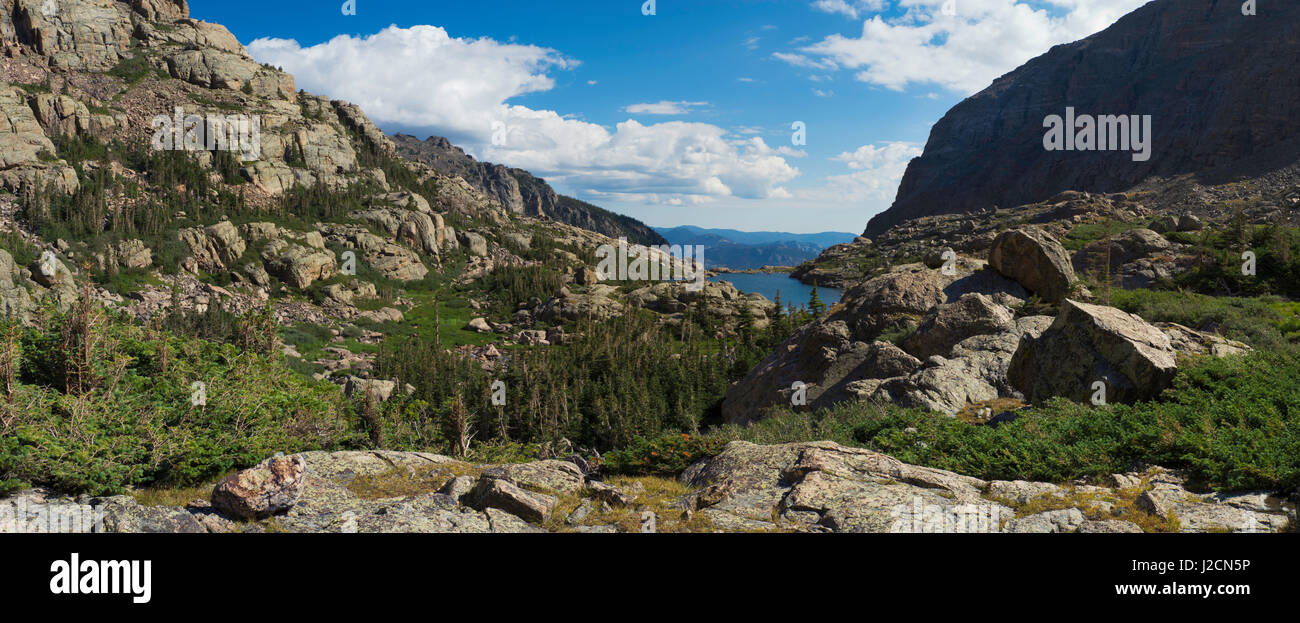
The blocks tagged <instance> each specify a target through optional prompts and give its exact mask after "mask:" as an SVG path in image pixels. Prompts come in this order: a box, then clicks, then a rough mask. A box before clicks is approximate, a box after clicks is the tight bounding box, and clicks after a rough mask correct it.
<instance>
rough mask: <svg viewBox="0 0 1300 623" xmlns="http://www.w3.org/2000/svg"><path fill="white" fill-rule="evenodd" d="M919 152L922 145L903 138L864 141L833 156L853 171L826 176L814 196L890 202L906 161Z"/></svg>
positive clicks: (901, 177)
mask: <svg viewBox="0 0 1300 623" xmlns="http://www.w3.org/2000/svg"><path fill="white" fill-rule="evenodd" d="M920 155H921V145H918V144H916V143H904V142H894V143H884V144H881V145H879V146H876V145H863V146H862V147H859V148H858V149H857V150H856V151H853V152H845V153H842V154H840V155H838V156H836V157H834V158H832V160H835V161H837V162H843V163H845V165H847V166H848V168H849V170H850V171H853V172H852V173H848V174H845V175H832V176H829V177H827V178H826V186H825V188H822V189H818V190H817V191H814V194H813V196H816V197H818V198H823V199H825V198H839V199H843V200H846V201H849V200H852V201H874V202H882V203H884V204H888V203H891V202H893V200H894V195H895V194H896V193H897V191H898V183H899V182H900V181H902V179H903V173H904V172H905V171H906V170H907V163H908V162H911V160H912V158H915V157H917V156H920Z"/></svg>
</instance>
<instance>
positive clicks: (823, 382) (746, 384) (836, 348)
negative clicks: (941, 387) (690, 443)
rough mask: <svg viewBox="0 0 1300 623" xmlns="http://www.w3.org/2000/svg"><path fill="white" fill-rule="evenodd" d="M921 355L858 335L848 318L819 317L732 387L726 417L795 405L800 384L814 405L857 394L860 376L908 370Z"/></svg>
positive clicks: (744, 418) (741, 418)
mask: <svg viewBox="0 0 1300 623" xmlns="http://www.w3.org/2000/svg"><path fill="white" fill-rule="evenodd" d="M920 365H921V361H920V360H919V359H917V358H915V357H913V356H911V355H909V354H907V353H906V352H904V351H903V350H902V349H901V348H899V347H897V346H895V345H893V344H890V343H889V342H863V341H859V340H854V339H853V338H852V336H851V335H850V332H849V328H848V325H846V324H845V323H844V322H843V321H830V322H819V323H814V324H811V325H808V326H806V327H804V328H803V329H801V330H800V331H799V332H798V333H797V334H795V335H794V337H791V338H790V339H789V340H787V341H786V342H785V343H784V344H782V345H781V346H779V347H777V349H776V350H775V351H774V352H773V353H772V354H771V355H768V357H767V359H764V360H763V362H762V363H760V364H758V366H756V367H755V368H754V369H753V370H750V371H749V374H747V375H745V378H744V379H741V381H740V382H738V383H736V384H734V385H732V386H731V387H730V388H729V389H728V390H727V396H726V398H725V399H724V400H723V403H722V417H723V419H724V420H726V421H727V422H729V423H733V424H742V423H745V422H751V421H754V420H757V419H759V418H760V417H762V415H763V410H764V409H766V408H768V407H772V406H775V405H780V404H784V405H790V404H791V397H792V392H793V391H796V390H795V389H794V388H795V384H796V383H802V384H803V386H804V388H803V389H804V391H805V396H806V398H807V404H809V405H811V406H813V407H814V408H818V407H823V406H830V405H832V404H835V403H838V402H843V401H846V400H852V399H856V398H858V397H859V394H860V393H862V391H863V390H862V389H861V384H860V382H862V381H864V380H870V379H888V378H893V377H899V376H904V375H906V374H908V373H910V372H911V371H912V370H915V369H916V368H918V367H920Z"/></svg>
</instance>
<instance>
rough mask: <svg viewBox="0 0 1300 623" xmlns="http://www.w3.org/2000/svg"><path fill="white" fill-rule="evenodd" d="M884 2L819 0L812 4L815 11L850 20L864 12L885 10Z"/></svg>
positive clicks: (882, 0)
mask: <svg viewBox="0 0 1300 623" xmlns="http://www.w3.org/2000/svg"><path fill="white" fill-rule="evenodd" d="M883 5H884V0H857V1H856V2H853V3H852V4H850V3H848V2H845V0H817V1H816V2H813V3H812V6H813V8H814V9H817V10H818V11H821V12H823V13H832V14H834V13H839V14H841V15H843V16H845V17H847V18H849V19H857V18H858V15H860V14H861V13H862V12H864V11H879V10H880V9H882V8H884V7H883Z"/></svg>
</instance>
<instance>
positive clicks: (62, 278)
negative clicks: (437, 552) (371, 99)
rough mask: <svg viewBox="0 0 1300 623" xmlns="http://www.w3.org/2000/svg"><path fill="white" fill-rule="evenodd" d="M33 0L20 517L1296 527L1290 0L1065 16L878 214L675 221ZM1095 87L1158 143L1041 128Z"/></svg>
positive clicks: (16, 168) (19, 38) (342, 526)
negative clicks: (1248, 13)
mask: <svg viewBox="0 0 1300 623" xmlns="http://www.w3.org/2000/svg"><path fill="white" fill-rule="evenodd" d="M40 4H41V3H40V2H37V0H0V54H3V57H4V66H3V70H2V72H0V392H2V393H3V395H0V532H29V531H38V527H39V526H41V525H48V524H41V523H40V521H38V520H39V519H40V517H39V515H38V513H39V512H44V511H41V510H39V509H42V508H50V509H56V510H57V511H58V512H66V513H68V514H69V516H76V517H91V518H92V519H93V521H91V522H90V524H91V525H90V527H89V531H92V532H157V533H275V532H304V533H344V532H419V533H460V532H489V533H507V532H508V533H521V532H522V533H530V532H536V533H542V532H547V533H562V532H581V533H601V532H621V533H629V532H631V533H641V532H758V533H780V532H799V533H860V532H871V533H885V532H931V533H937V532H1009V533H1131V532H1148V533H1155V532H1183V533H1207V532H1241V533H1249V532H1270V533H1280V532H1294V531H1296V529H1297V527H1298V526H1300V524H1298V523H1297V516H1296V504H1297V502H1298V501H1300V452H1297V449H1300V155H1297V152H1295V151H1294V149H1293V148H1294V147H1295V141H1294V140H1293V139H1294V138H1295V137H1296V136H1300V125H1297V123H1298V122H1297V121H1296V120H1295V119H1294V118H1292V117H1289V116H1286V115H1277V114H1276V110H1277V106H1276V101H1281V100H1284V99H1285V98H1286V96H1287V94H1288V93H1290V91H1289V89H1290V88H1291V87H1293V86H1294V84H1293V83H1294V80H1292V79H1291V77H1290V76H1291V75H1292V73H1291V71H1290V70H1291V68H1292V67H1294V62H1293V61H1294V60H1295V59H1296V58H1297V55H1300V45H1297V43H1296V39H1295V38H1294V37H1288V36H1284V35H1282V34H1280V32H1279V30H1278V29H1280V28H1282V27H1283V26H1281V25H1279V24H1283V23H1286V20H1287V19H1290V23H1295V21H1296V20H1300V8H1295V7H1284V8H1282V9H1278V10H1279V11H1280V12H1281V13H1283V15H1282V16H1281V18H1279V19H1278V21H1277V23H1269V24H1266V25H1263V26H1261V28H1262V29H1263V31H1264V32H1262V33H1260V32H1256V31H1252V30H1249V29H1248V28H1249V27H1248V26H1244V25H1241V24H1239V23H1236V22H1231V23H1229V22H1226V21H1220V20H1219V17H1221V16H1207V15H1206V14H1205V13H1204V11H1201V10H1200V9H1201V8H1204V7H1200V8H1195V9H1194V8H1189V5H1191V4H1198V5H1200V4H1204V3H1200V2H1196V3H1192V2H1182V1H1181V0H1156V1H1154V2H1151V3H1150V4H1148V5H1146V6H1144V7H1142V8H1140V9H1138V10H1137V11H1135V12H1134V13H1132V14H1130V15H1129V16H1127V17H1125V18H1123V19H1121V20H1120V21H1119V22H1118V23H1116V24H1115V25H1113V26H1111V27H1110V28H1107V29H1106V30H1104V31H1102V32H1100V33H1098V34H1096V35H1093V36H1091V37H1088V38H1086V39H1083V40H1082V41H1079V42H1076V43H1073V44H1068V45H1065V46H1058V47H1054V48H1052V49H1051V50H1049V51H1047V52H1045V53H1044V54H1043V55H1041V56H1039V57H1037V58H1035V59H1033V60H1031V61H1029V62H1028V63H1026V64H1025V65H1024V66H1022V67H1020V68H1019V69H1017V70H1015V71H1013V72H1011V73H1008V74H1006V75H1004V76H1002V77H1000V78H998V79H997V80H996V81H994V82H993V84H992V85H991V86H989V87H988V88H987V89H985V90H983V91H980V92H979V93H976V94H975V95H973V96H972V97H970V98H969V99H967V100H965V101H964V102H962V103H961V104H959V105H958V106H956V107H955V108H953V109H952V111H950V112H949V113H948V115H947V116H945V117H944V118H943V119H942V120H940V121H939V122H938V123H937V124H936V125H935V126H934V128H933V130H932V133H931V136H930V141H929V143H928V144H927V145H926V148H925V151H924V153H923V154H922V155H921V156H919V157H917V158H915V159H913V160H911V161H910V164H909V165H908V166H907V169H906V173H905V174H904V175H903V178H902V179H903V181H902V185H901V187H900V188H899V191H898V194H897V198H896V199H895V200H894V202H893V204H892V206H891V207H890V208H889V209H888V210H886V211H884V212H883V213H880V214H878V215H876V216H875V217H874V218H871V220H870V222H869V223H867V224H866V230H865V232H864V233H863V235H857V234H852V233H837V232H826V233H820V234H791V233H784V232H744V231H739V230H733V229H703V228H699V227H693V226H681V227H673V228H662V227H651V226H649V225H646V224H645V223H643V222H641V221H639V220H637V219H634V218H631V217H628V216H625V215H622V214H618V213H616V212H613V211H610V210H606V209H604V208H601V207H599V206H597V205H595V204H592V203H588V202H586V201H582V200H579V199H576V198H574V197H570V196H567V195H564V194H560V193H559V192H557V191H556V190H555V188H563V186H562V185H561V183H560V182H559V181H556V178H551V182H548V181H547V180H545V179H543V178H541V177H537V176H534V175H533V174H532V173H530V172H528V171H526V170H523V169H519V168H512V167H508V166H505V165H499V164H493V163H490V162H482V161H479V160H477V159H475V158H474V157H472V156H470V155H468V154H467V153H466V152H465V150H464V149H462V148H461V147H458V146H456V145H453V144H452V143H451V141H449V140H448V139H446V138H442V137H440V136H436V135H429V136H425V137H424V138H419V137H416V136H413V135H410V134H404V133H398V132H394V133H391V134H390V133H388V132H386V131H385V130H384V129H382V128H381V127H380V125H377V124H376V123H375V122H374V121H372V120H371V118H370V117H369V116H368V113H367V111H366V110H363V107H362V106H359V105H357V104H355V103H350V102H347V101H344V100H341V99H333V98H331V97H328V96H324V95H317V94H313V93H310V92H308V91H306V90H302V89H299V88H298V87H297V82H296V78H295V76H294V75H292V74H290V73H288V72H286V71H283V70H282V69H280V68H278V67H275V66H272V65H270V64H266V63H260V62H258V61H256V60H254V58H253V56H251V55H250V54H249V52H248V49H246V48H245V46H244V45H243V44H241V43H240V41H239V40H237V39H236V37H235V35H234V34H232V33H231V31H230V30H228V29H227V28H226V27H225V26H223V25H221V24H216V23H211V22H205V21H201V20H197V19H194V18H193V17H191V15H190V9H189V6H188V4H187V3H186V2H185V1H184V0H129V1H128V0H61V2H59V3H58V5H57V7H56V10H55V11H54V12H53V13H51V12H49V11H42V10H41V8H42V7H40V6H39V5H40ZM1210 4H1214V5H1215V6H1216V7H1218V5H1217V4H1215V3H1210ZM1219 9H1222V10H1225V11H1226V10H1228V9H1233V10H1234V11H1235V7H1228V8H1223V7H1218V8H1215V9H1214V10H1219ZM1135 33H1140V34H1141V36H1138V34H1135ZM1209 34H1213V35H1214V36H1212V37H1211V36H1208V35H1209ZM1185 41H1190V42H1192V43H1188V44H1183V43H1180V42H1185ZM1264 45H1268V46H1270V47H1269V52H1268V54H1267V55H1265V54H1263V53H1261V52H1260V51H1259V50H1260V49H1261V47H1260V46H1264ZM1228 46H1239V47H1240V48H1241V50H1242V51H1241V52H1237V51H1235V50H1237V49H1238V48H1237V47H1233V48H1232V50H1234V51H1228V49H1227V48H1228ZM1243 54H1244V55H1245V56H1243ZM1251 54H1256V56H1250V55H1251ZM1124 58H1132V59H1135V60H1134V61H1133V63H1134V67H1133V70H1132V71H1112V70H1113V69H1114V67H1115V65H1116V63H1119V62H1121V61H1120V60H1119V59H1124ZM1241 58H1252V59H1256V61H1258V63H1257V64H1255V65H1252V66H1251V67H1250V68H1245V67H1243V65H1244V64H1245V63H1247V61H1241V60H1240V59H1241ZM1261 59H1262V60H1261ZM1250 62H1255V61H1250ZM1193 70H1195V71H1193ZM1192 75H1196V76H1205V79H1204V80H1203V81H1195V80H1192V79H1191V78H1190V77H1189V76H1192ZM1193 83H1194V84H1196V85H1197V86H1196V87H1195V89H1190V88H1185V85H1186V84H1193ZM1225 84H1233V85H1235V86H1234V87H1233V88H1232V89H1227V88H1225V87H1224V86H1223V85H1225ZM1138 85H1141V88H1139V86H1138ZM1171 90H1176V91H1177V92H1178V97H1177V98H1173V99H1167V98H1169V96H1168V95H1167V93H1168V92H1170V91H1171ZM1062 93H1070V94H1071V95H1070V99H1071V103H1072V104H1073V105H1072V106H1071V107H1069V108H1068V110H1074V109H1076V108H1077V110H1079V111H1084V110H1088V111H1096V110H1108V111H1109V110H1114V111H1116V112H1115V114H1117V115H1118V114H1120V112H1121V111H1129V110H1133V111H1136V112H1142V111H1146V110H1151V111H1152V112H1151V113H1150V114H1152V115H1153V116H1152V119H1153V121H1154V125H1153V126H1152V129H1151V130H1149V131H1148V130H1144V131H1143V132H1144V134H1143V135H1142V136H1143V139H1144V140H1146V141H1150V142H1149V143H1143V144H1142V146H1141V147H1138V146H1137V144H1136V143H1130V145H1129V147H1130V148H1134V149H1137V150H1138V151H1141V152H1143V153H1148V152H1146V150H1147V148H1149V149H1150V151H1149V155H1150V156H1151V157H1150V159H1149V160H1147V159H1139V158H1138V155H1140V154H1135V155H1134V156H1133V157H1132V158H1130V154H1129V153H1128V152H1123V153H1119V152H1117V153H1111V154H1101V153H1097V151H1096V150H1080V149H1078V148H1077V147H1078V146H1076V149H1073V150H1070V149H1061V150H1046V149H1044V137H1043V132H1044V130H1045V129H1046V128H1045V127H1044V125H1043V124H1042V120H1043V118H1044V115H1039V114H1038V113H1040V112H1044V113H1045V111H1061V110H1067V107H1065V106H1063V105H1060V104H1062V99H1061V98H1062V96H1061V94H1062ZM1112 94H1118V95H1113V96H1112ZM1265 94H1272V95H1268V96H1265ZM1275 98H1276V99H1275ZM1175 100H1176V103H1169V102H1171V101H1175ZM1008 102H1021V103H1024V104H1025V105H1024V106H1020V107H1017V106H1012V105H1009V104H1008ZM667 103H668V104H671V103H672V102H667ZM683 104H689V102H687V103H683ZM1162 104H1163V106H1161V105H1162ZM688 107H689V106H688ZM1194 110H1201V111H1202V112H1201V113H1199V114H1200V115H1201V116H1196V115H1192V113H1191V112H1189V111H1194ZM1045 114H1046V113H1045ZM1135 114H1136V113H1135ZM1142 114H1146V113H1145V112H1143V113H1142ZM1026 119H1027V120H1028V121H1026ZM231 121H234V123H233V124H232V123H230V122H231ZM670 123H675V122H670ZM673 127H684V126H673ZM1065 129H1066V130H1069V129H1070V128H1065ZM1133 130H1134V131H1135V132H1136V128H1134V129H1133ZM1067 133H1068V134H1070V136H1073V134H1072V133H1069V132H1067ZM1133 136H1135V137H1136V136H1137V135H1136V134H1134V135H1133ZM1108 144H1110V143H1108ZM1112 145H1113V144H1112ZM1130 151H1132V150H1130ZM769 156H770V155H769ZM1101 158H1105V159H1106V160H1104V161H1103V160H1102V159H1101ZM700 160H707V158H703V157H701V158H700ZM1117 163H1118V164H1117ZM552 182H553V183H555V184H556V187H554V188H553V187H552V186H551V183H552ZM580 196H584V197H589V195H580ZM863 216H864V218H863V220H864V221H866V216H867V215H866V214H864V215H863ZM661 245H675V246H676V247H677V248H678V249H681V248H683V247H687V248H690V249H691V252H690V253H684V254H682V255H681V256H678V257H667V256H664V255H663V254H662V253H661V252H659V253H657V254H656V252H653V251H646V247H647V246H650V247H655V248H658V247H660V246H661ZM670 248H671V247H670ZM696 249H698V250H699V251H702V253H703V256H702V257H703V259H702V265H697V263H696V261H697V260H700V259H701V256H700V255H699V254H698V253H697V252H696ZM638 253H644V254H649V255H647V256H645V257H650V256H652V257H653V260H650V261H648V263H646V262H638V261H636V258H637V257H638V255H637V254H638ZM629 260H630V261H629ZM1243 266H1249V269H1248V270H1243ZM650 267H654V268H655V269H656V270H650ZM661 267H663V268H665V270H666V269H674V270H668V271H667V272H661V271H660V270H658V269H659V268H661ZM729 271H736V272H729ZM706 273H707V275H708V278H707V279H705V275H706ZM778 293H779V296H778ZM82 523H84V522H82ZM79 525H80V524H79ZM33 526H36V527H33Z"/></svg>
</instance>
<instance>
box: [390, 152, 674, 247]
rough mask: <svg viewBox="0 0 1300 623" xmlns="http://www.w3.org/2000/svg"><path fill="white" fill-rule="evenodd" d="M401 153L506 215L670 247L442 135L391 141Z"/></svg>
mask: <svg viewBox="0 0 1300 623" xmlns="http://www.w3.org/2000/svg"><path fill="white" fill-rule="evenodd" d="M393 143H395V144H396V145H397V150H398V153H400V154H401V155H402V156H405V157H406V158H409V159H411V160H415V161H417V162H423V163H424V164H427V165H429V166H431V167H433V168H434V169H436V170H437V171H439V172H441V173H443V174H446V175H452V176H456V175H459V176H460V177H462V178H464V179H465V181H466V182H469V184H470V185H471V186H473V187H474V188H476V189H478V190H479V191H480V192H482V193H484V194H486V195H488V196H490V197H495V198H496V199H497V200H498V201H500V202H501V205H502V206H503V207H505V208H506V209H507V210H510V211H511V212H514V213H516V214H525V215H528V216H547V217H550V218H552V219H555V220H557V221H560V222H563V223H568V224H570V225H573V226H575V227H581V228H583V229H588V230H591V231H594V232H597V233H602V234H605V235H607V236H611V237H614V238H618V237H626V238H627V239H628V240H629V241H630V242H634V243H637V244H667V241H665V240H664V239H663V237H662V236H660V235H659V234H658V233H656V232H655V231H654V230H653V229H651V228H650V227H649V226H647V225H646V224H644V223H642V222H640V221H638V220H636V219H633V218H630V217H626V216H622V215H619V214H614V213H612V212H609V211H607V210H603V209H601V208H598V207H596V206H594V205H591V204H589V203H586V202H584V201H579V200H577V199H573V198H572V197H565V196H563V195H560V194H558V193H556V192H555V190H554V189H553V188H551V186H550V184H547V183H546V181H545V180H542V179H539V178H537V177H534V176H533V174H531V173H529V172H528V171H524V170H523V169H512V168H509V167H506V166H502V165H499V164H492V163H490V162H479V161H478V160H475V159H474V157H473V156H470V155H469V154H466V153H465V152H464V150H462V149H461V148H459V147H457V146H455V145H452V144H451V141H448V140H447V139H445V138H443V137H441V136H431V137H429V138H427V139H425V140H423V141H421V140H420V139H418V138H415V137H414V136H410V135H408V134H397V135H395V136H393Z"/></svg>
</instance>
